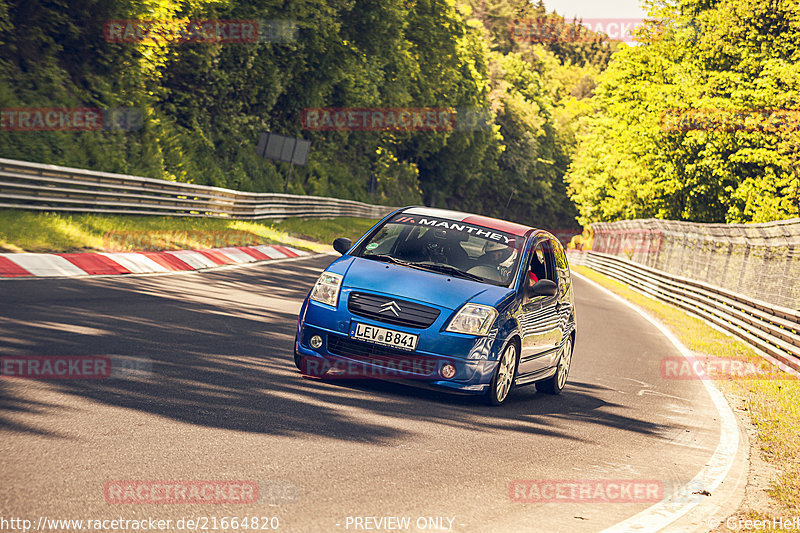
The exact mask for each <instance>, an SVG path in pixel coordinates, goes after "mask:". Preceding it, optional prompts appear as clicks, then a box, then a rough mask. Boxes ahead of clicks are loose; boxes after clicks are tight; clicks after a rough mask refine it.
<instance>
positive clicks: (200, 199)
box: [0, 158, 392, 220]
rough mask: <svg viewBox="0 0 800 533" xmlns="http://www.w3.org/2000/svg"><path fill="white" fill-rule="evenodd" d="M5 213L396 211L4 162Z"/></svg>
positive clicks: (323, 214) (0, 197) (277, 215)
mask: <svg viewBox="0 0 800 533" xmlns="http://www.w3.org/2000/svg"><path fill="white" fill-rule="evenodd" d="M0 207H10V208H16V209H36V210H40V211H73V212H82V213H117V214H127V215H169V216H185V217H220V218H236V219H250V220H256V219H264V218H271V219H282V218H287V217H315V218H330V217H340V216H354V217H366V218H379V217H382V216H384V215H385V214H387V213H388V212H390V211H391V210H392V208H390V207H385V206H379V205H370V204H364V203H361V202H355V201H352V200H341V199H338V198H324V197H321V196H296V195H291V194H277V193H251V192H241V191H234V190H231V189H223V188H220V187H209V186H204V185H193V184H191V183H180V182H174V181H167V180H160V179H153V178H143V177H139V176H128V175H125V174H112V173H109V172H95V171H91V170H82V169H78V168H69V167H60V166H56V165H43V164H39V163H29V162H27V161H15V160H12V159H2V158H0Z"/></svg>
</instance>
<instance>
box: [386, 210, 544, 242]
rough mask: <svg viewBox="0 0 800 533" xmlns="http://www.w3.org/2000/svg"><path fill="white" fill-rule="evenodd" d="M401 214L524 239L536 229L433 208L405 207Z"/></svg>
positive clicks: (490, 218) (497, 219)
mask: <svg viewBox="0 0 800 533" xmlns="http://www.w3.org/2000/svg"><path fill="white" fill-rule="evenodd" d="M402 212H403V213H405V214H408V215H417V216H424V217H436V218H444V219H447V220H454V221H456V222H463V223H465V224H473V225H475V226H482V227H484V228H489V229H493V230H496V231H502V232H505V233H510V234H511V235H517V236H520V237H524V236H525V235H527V234H528V233H530V232H531V231H533V230H535V229H536V228H532V227H530V226H524V225H522V224H517V223H516V222H509V221H507V220H500V219H499V218H492V217H485V216H482V215H474V214H472V213H464V212H461V211H451V210H449V209H437V208H435V207H420V206H415V207H406V208H405V209H403V210H402Z"/></svg>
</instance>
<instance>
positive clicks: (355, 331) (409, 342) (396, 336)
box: [350, 322, 418, 351]
mask: <svg viewBox="0 0 800 533" xmlns="http://www.w3.org/2000/svg"><path fill="white" fill-rule="evenodd" d="M350 337H352V338H354V339H358V340H360V341H367V342H371V343H373V344H382V345H384V346H391V347H392V348H400V349H401V350H408V351H413V350H415V349H416V347H417V338H418V336H417V335H413V334H411V333H403V332H402V331H395V330H393V329H386V328H379V327H377V326H368V325H366V324H359V323H357V322H356V323H354V324H353V326H352V327H351V328H350Z"/></svg>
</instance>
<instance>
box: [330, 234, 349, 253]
mask: <svg viewBox="0 0 800 533" xmlns="http://www.w3.org/2000/svg"><path fill="white" fill-rule="evenodd" d="M352 247H353V241H351V240H350V239H348V238H347V237H339V238H338V239H336V240H335V241H333V249H334V250H336V251H337V252H339V253H340V254H342V255H344V254H346V253H347V250H349V249H350V248H352Z"/></svg>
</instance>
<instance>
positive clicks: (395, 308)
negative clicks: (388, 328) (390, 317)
mask: <svg viewBox="0 0 800 533" xmlns="http://www.w3.org/2000/svg"><path fill="white" fill-rule="evenodd" d="M386 311H391V312H392V313H394V316H400V311H401V309H400V306H399V305H397V302H395V301H394V300H392V301H391V302H386V303H385V304H383V305H382V306H381V310H380V311H378V312H379V313H385V312H386Z"/></svg>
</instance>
